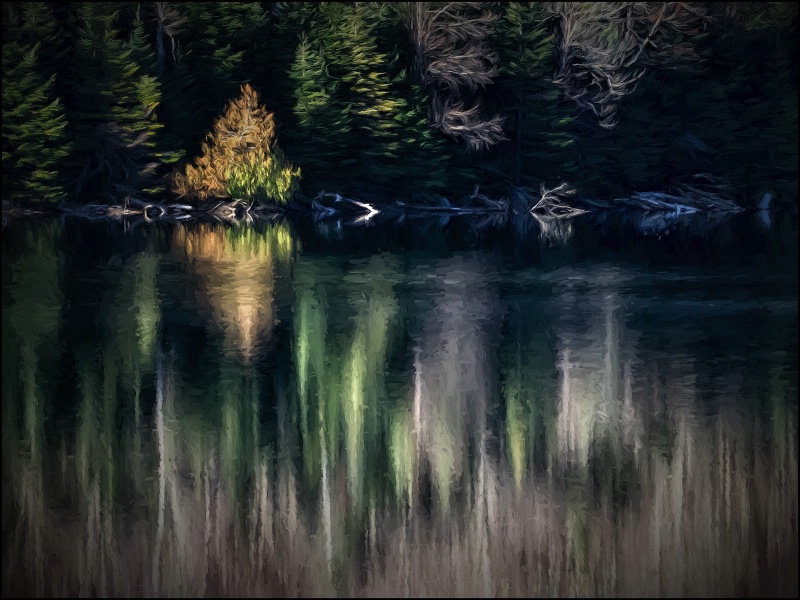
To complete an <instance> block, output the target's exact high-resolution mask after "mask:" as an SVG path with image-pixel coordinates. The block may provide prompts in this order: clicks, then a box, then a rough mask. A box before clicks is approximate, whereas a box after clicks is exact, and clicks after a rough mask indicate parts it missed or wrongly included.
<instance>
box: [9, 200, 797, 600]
mask: <svg viewBox="0 0 800 600" xmlns="http://www.w3.org/2000/svg"><path fill="white" fill-rule="evenodd" d="M754 223H755V221H754V218H753V216H752V215H740V216H737V217H735V218H732V219H729V220H727V221H725V222H721V223H716V224H712V225H711V226H708V225H707V226H706V227H699V226H697V225H696V224H692V222H691V221H681V222H680V223H672V224H669V225H668V226H667V227H666V228H664V227H661V229H658V228H650V229H647V228H644V229H643V228H642V227H640V225H641V224H638V225H637V224H632V223H630V222H628V221H625V220H620V219H617V220H614V219H611V218H609V219H607V220H606V221H603V222H597V221H596V220H594V221H579V220H576V221H575V222H574V223H572V224H571V226H570V227H566V228H565V227H564V226H562V227H561V228H560V229H559V230H544V229H543V228H541V227H538V226H532V227H522V226H519V227H518V228H517V230H515V231H512V230H511V229H508V228H507V229H504V230H499V229H498V230H487V231H480V232H476V231H473V232H472V233H469V231H465V229H469V226H468V225H467V224H465V223H459V222H457V220H455V219H454V220H452V221H451V222H450V223H449V224H448V225H447V227H446V228H445V229H443V230H442V229H439V228H433V229H431V230H422V229H414V228H409V229H403V228H401V229H397V228H395V229H392V228H380V227H371V228H360V229H352V230H349V229H345V230H342V231H339V232H338V233H337V232H331V231H329V232H327V233H325V232H317V233H314V232H310V231H303V230H302V228H300V229H301V230H300V232H299V234H298V232H297V230H296V228H294V227H293V226H292V225H290V224H288V223H285V222H280V221H278V222H274V223H261V224H259V225H257V226H256V227H253V228H232V227H223V226H212V225H208V224H196V225H190V226H184V225H174V226H172V225H165V226H161V227H158V228H156V227H153V228H151V229H149V230H146V229H141V228H140V229H138V230H136V231H135V232H131V233H127V234H124V233H123V232H121V231H111V230H109V229H107V228H104V227H103V226H98V225H97V224H91V225H81V224H76V223H70V222H67V223H66V224H61V223H58V222H55V221H53V222H46V223H45V222H39V221H36V222H29V223H28V222H23V223H17V224H15V226H14V227H13V228H11V229H9V230H8V231H6V232H5V235H4V239H3V330H2V335H3V425H2V428H3V459H2V460H3V475H2V477H3V517H2V519H3V520H2V522H3V531H2V536H3V559H2V575H3V583H2V589H3V594H4V595H8V596H15V595H24V596H67V595H90V596H98V595H103V596H105V595H111V596H122V595H133V596H154V595H165V596H202V595H215V596H216V595H224V596H242V595H289V596H306V595H314V596H318V595H368V596H377V595H403V596H418V595H428V596H433V595H457V596H473V595H480V596H497V595H500V596H506V595H508V596H532V595H546V596H556V595H589V596H594V595H597V596H617V595H626V596H639V595H641V596H661V595H670V596H690V595H722V596H733V595H761V596H770V595H780V596H796V595H797V593H798V590H797V567H796V563H797V534H798V531H797V522H798V521H797V517H798V515H797V491H798V487H797V367H796V360H797V296H796V283H797V258H796V255H797V230H796V222H794V221H793V220H786V219H784V218H781V217H780V216H774V218H773V219H772V221H771V222H770V224H769V227H768V228H766V227H765V226H764V224H763V222H762V224H761V226H760V228H759V227H756V225H757V224H754ZM667 231H669V233H666V232H667Z"/></svg>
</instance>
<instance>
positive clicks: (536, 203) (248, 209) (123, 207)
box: [3, 181, 771, 230]
mask: <svg viewBox="0 0 800 600" xmlns="http://www.w3.org/2000/svg"><path fill="white" fill-rule="evenodd" d="M722 192H723V186H720V185H719V184H716V183H715V182H713V181H712V184H711V185H709V183H708V182H707V181H700V182H699V183H698V182H695V181H693V182H692V184H686V185H683V186H676V187H675V188H674V189H673V190H671V191H670V192H635V193H633V194H631V195H630V196H629V197H627V198H622V199H617V200H614V201H612V202H606V201H593V200H590V199H583V198H576V196H575V190H574V189H573V188H571V187H570V186H569V185H568V184H566V183H562V184H560V185H558V186H556V187H553V188H547V187H546V186H545V185H544V184H542V185H541V186H540V188H539V189H538V190H536V189H534V188H524V187H511V188H510V189H509V191H508V193H507V195H506V196H505V197H502V198H499V199H497V198H490V197H488V196H486V195H485V194H482V193H480V190H479V188H478V186H477V185H476V186H475V188H474V190H473V192H472V194H470V195H468V196H465V197H464V198H461V199H460V200H459V201H458V203H457V204H456V205H454V204H451V202H450V201H449V200H448V199H447V198H444V197H441V198H440V199H439V201H438V203H436V204H407V203H405V202H402V201H394V202H380V203H378V202H375V201H369V202H367V201H363V200H359V199H354V198H347V197H345V196H342V195H341V194H338V193H331V192H325V191H322V192H319V193H318V194H317V195H316V196H315V197H314V198H313V199H312V200H311V201H310V202H306V203H303V204H298V203H290V204H289V205H287V206H285V207H279V206H273V205H261V204H256V203H253V202H247V201H242V200H227V201H225V200H214V201H211V202H205V203H202V204H199V205H190V204H183V203H155V202H147V201H144V200H140V199H138V198H134V197H132V196H127V197H126V198H125V199H124V200H123V202H122V204H120V205H106V204H85V205H80V206H59V207H58V208H57V210H58V211H60V212H61V213H62V214H64V215H69V216H75V217H80V218H86V219H90V220H99V219H113V220H117V221H124V222H125V223H126V224H127V225H130V226H136V225H138V224H140V223H146V222H161V221H182V220H187V219H210V220H214V221H218V222H226V223H232V224H239V223H252V222H253V221H254V220H256V219H271V218H275V217H276V216H278V215H280V214H285V213H297V214H308V212H310V213H311V217H312V218H313V220H314V221H325V220H336V221H341V220H344V221H346V222H348V223H349V224H351V225H365V224H371V223H373V222H375V221H377V220H378V217H379V218H380V220H381V221H383V222H386V221H396V222H401V223H402V222H404V221H405V220H406V219H425V218H431V217H433V218H438V219H439V221H440V222H441V223H442V224H446V223H447V222H448V221H449V219H450V218H451V217H453V216H469V217H470V218H473V219H477V220H478V221H480V223H481V224H482V225H491V224H494V225H497V224H501V225H502V224H503V223H505V222H506V221H508V220H509V219H516V218H519V217H525V216H527V215H530V216H532V217H533V218H534V219H535V220H536V221H537V222H538V223H539V225H540V227H542V228H544V229H547V230H550V229H553V228H554V227H555V225H554V224H555V223H558V222H569V221H571V220H572V219H573V218H574V217H577V216H579V215H583V214H586V213H597V214H601V213H603V212H606V211H609V210H623V211H626V212H631V213H636V214H639V216H640V218H641V220H643V221H646V222H648V223H651V224H652V223H653V222H656V221H657V222H658V223H661V224H662V225H663V224H665V223H669V222H672V221H674V220H675V219H676V218H679V217H680V218H685V217H687V216H689V215H692V214H696V213H701V214H716V215H724V214H733V213H736V212H739V211H742V210H743V209H742V208H741V207H740V206H738V205H737V204H736V203H734V202H733V201H732V200H730V199H729V198H727V197H726V196H725V195H724V194H723V193H722ZM768 196H769V195H768V194H767V195H766V196H765V198H767V197H768ZM769 198H770V199H771V196H769ZM768 203H769V200H766V204H767V205H768ZM764 204H765V202H764V201H762V205H764ZM44 212H46V211H44V210H41V209H38V210H37V209H25V208H19V207H13V206H11V205H10V204H8V203H7V202H4V203H3V220H4V223H5V222H6V219H7V217H14V216H22V215H31V214H43V213H44Z"/></svg>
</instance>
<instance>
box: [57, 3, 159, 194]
mask: <svg viewBox="0 0 800 600" xmlns="http://www.w3.org/2000/svg"><path fill="white" fill-rule="evenodd" d="M113 8H114V7H113V6H108V5H105V4H102V3H83V4H81V5H80V6H79V7H78V9H77V16H78V24H79V29H78V38H77V40H76V41H75V56H74V61H73V65H72V69H71V71H70V73H69V75H70V81H71V85H72V88H73V90H74V95H75V101H74V103H73V115H74V121H75V122H74V126H73V128H72V134H73V135H74V139H75V153H74V155H75V157H76V159H77V160H78V161H80V162H79V163H78V164H77V165H76V166H77V167H78V168H79V169H80V172H79V175H78V177H77V186H76V192H77V195H78V196H81V195H82V194H84V193H92V194H102V195H104V196H106V197H108V198H111V199H117V200H118V199H119V198H120V197H122V196H124V195H127V194H133V193H140V192H142V191H144V192H149V191H155V189H154V188H149V187H147V185H148V182H151V181H152V180H153V176H154V174H155V172H156V170H157V169H158V167H159V165H160V164H161V163H162V162H164V161H169V160H171V157H165V156H164V155H163V153H161V152H159V151H158V150H157V149H156V140H155V136H156V133H157V132H158V130H159V129H160V128H161V127H162V125H161V124H160V123H159V122H158V121H157V120H156V112H155V111H156V109H157V108H158V105H159V104H160V101H161V93H160V89H159V85H158V81H157V80H156V79H155V77H153V76H150V75H145V74H143V73H142V68H141V66H140V65H139V64H138V63H137V61H136V60H135V58H134V54H135V53H138V54H139V56H140V57H141V56H142V53H143V52H145V50H144V49H143V48H142V47H141V44H142V41H143V38H142V36H141V34H140V33H137V28H138V26H137V25H134V33H133V35H132V36H131V37H130V39H128V40H125V39H122V38H121V35H120V32H119V28H118V27H117V25H116V22H117V17H118V14H117V12H116V11H115V10H113ZM156 189H157V188H156Z"/></svg>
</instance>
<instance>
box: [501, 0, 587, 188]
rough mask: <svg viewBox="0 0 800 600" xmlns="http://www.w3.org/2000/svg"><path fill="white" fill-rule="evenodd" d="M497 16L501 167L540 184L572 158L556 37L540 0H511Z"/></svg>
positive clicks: (517, 179) (516, 179) (559, 174)
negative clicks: (503, 136)
mask: <svg viewBox="0 0 800 600" xmlns="http://www.w3.org/2000/svg"><path fill="white" fill-rule="evenodd" d="M504 9H505V10H504V14H503V16H502V18H501V19H500V20H499V21H498V27H497V29H496V33H495V36H496V40H495V45H496V47H497V48H498V50H499V53H500V61H499V69H500V75H499V77H498V79H497V80H496V82H495V85H494V86H493V87H492V88H490V90H491V91H492V92H494V98H495V102H496V103H497V104H498V105H499V106H500V107H501V109H502V113H503V114H505V115H507V119H506V121H505V125H506V133H507V135H508V138H509V141H508V142H507V143H506V144H504V145H503V147H502V148H501V150H500V151H501V153H502V154H501V158H500V165H499V169H498V171H499V173H498V174H501V175H502V176H504V177H505V178H506V179H507V180H509V181H511V182H512V183H514V185H517V186H519V185H525V186H537V187H538V184H539V182H540V181H542V180H543V179H547V180H549V181H554V180H555V179H558V178H563V177H565V176H566V175H567V174H569V173H570V172H571V171H574V169H575V167H574V165H572V164H571V158H572V157H571V150H570V149H571V146H572V141H573V140H572V137H571V135H570V132H569V130H568V128H569V124H570V123H571V121H572V119H571V117H570V116H569V113H568V112H567V110H566V108H565V107H564V106H563V104H562V102H561V93H560V91H559V89H558V88H557V87H556V85H555V84H554V83H553V80H552V74H553V71H554V68H555V55H554V40H553V35H552V33H551V32H550V31H548V27H547V23H546V22H545V19H546V17H547V16H548V15H547V13H546V11H545V10H544V8H543V7H542V5H541V3H527V2H526V3H522V2H510V3H508V4H507V5H505V6H504Z"/></svg>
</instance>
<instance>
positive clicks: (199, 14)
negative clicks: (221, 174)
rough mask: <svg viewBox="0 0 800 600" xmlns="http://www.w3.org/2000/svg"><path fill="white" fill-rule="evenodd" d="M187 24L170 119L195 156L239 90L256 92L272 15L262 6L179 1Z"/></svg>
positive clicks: (265, 60)
mask: <svg viewBox="0 0 800 600" xmlns="http://www.w3.org/2000/svg"><path fill="white" fill-rule="evenodd" d="M172 8H173V10H174V11H175V12H176V14H179V15H180V16H181V18H182V19H185V23H184V24H183V25H182V26H181V29H182V30H183V31H182V32H181V34H180V35H179V36H177V37H178V42H177V45H178V49H177V51H176V56H177V58H178V64H179V66H180V70H179V72H178V73H176V75H180V76H181V78H182V79H183V81H182V86H181V87H180V88H177V87H176V86H171V89H170V92H171V94H172V97H171V98H170V111H169V121H170V124H171V129H172V131H173V132H174V133H175V134H177V135H179V136H180V137H181V139H183V141H184V147H186V148H187V149H188V151H189V153H190V154H193V153H194V152H195V150H196V147H197V146H199V144H200V142H201V140H202V139H203V136H204V135H205V132H206V130H207V129H208V126H209V123H211V122H212V121H213V120H214V118H215V117H216V116H217V115H218V114H220V112H221V111H222V110H223V108H224V106H225V104H226V102H228V100H229V99H230V98H232V97H234V96H235V95H236V94H237V93H238V90H239V87H240V86H241V85H242V84H244V83H248V82H249V83H251V84H252V85H254V86H255V87H256V88H259V87H260V81H261V80H262V79H266V77H265V76H264V73H263V72H264V70H265V68H266V65H268V64H269V62H270V57H269V53H268V42H267V40H268V39H269V37H270V23H269V17H268V14H267V12H266V10H264V7H263V6H262V5H261V3H258V2H204V3H197V2H178V3H175V4H174V5H173V6H172Z"/></svg>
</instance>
